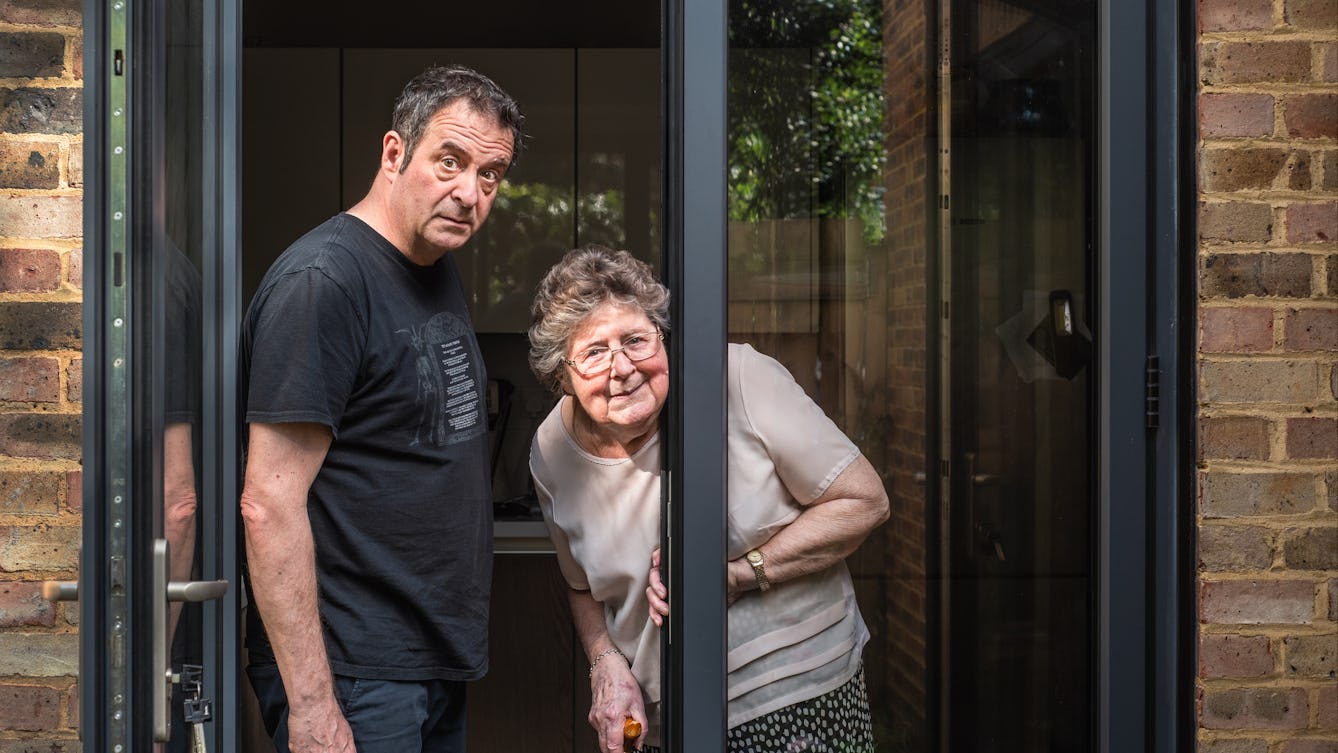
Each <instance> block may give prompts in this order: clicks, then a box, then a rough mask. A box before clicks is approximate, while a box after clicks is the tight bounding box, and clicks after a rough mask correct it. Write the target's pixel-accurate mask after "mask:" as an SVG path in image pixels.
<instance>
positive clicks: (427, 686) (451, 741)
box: [246, 664, 465, 753]
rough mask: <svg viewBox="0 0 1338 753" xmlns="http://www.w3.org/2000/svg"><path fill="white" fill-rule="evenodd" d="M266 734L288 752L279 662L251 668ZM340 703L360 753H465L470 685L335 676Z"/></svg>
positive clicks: (440, 681) (337, 698)
mask: <svg viewBox="0 0 1338 753" xmlns="http://www.w3.org/2000/svg"><path fill="white" fill-rule="evenodd" d="M246 674H247V675H248V676H249V677H250V679H251V686H252V687H253V688H254V689H255V692H256V698H257V699H258V700H259V701H260V713H261V716H262V717H264V721H265V731H267V732H268V733H269V735H270V737H272V738H273V739H274V746H275V747H276V748H277V749H278V751H279V753H288V697H287V695H286V694H285V693H284V690H283V682H282V680H280V678H279V668H278V666H277V665H274V664H252V665H250V666H248V667H247V668H246ZM334 681H335V700H337V701H338V702H339V708H341V709H343V711H344V718H345V719H347V720H348V725H349V727H350V728H351V729H352V730H353V741H354V743H355V744H356V745H357V746H358V753H412V751H422V752H423V753H464V752H465V684H464V683H463V682H452V681H449V680H422V681H415V682H399V681H395V680H368V679H366V678H359V677H345V676H343V675H335V678H334Z"/></svg>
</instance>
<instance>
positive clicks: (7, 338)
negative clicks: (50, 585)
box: [0, 0, 83, 753]
mask: <svg viewBox="0 0 1338 753" xmlns="http://www.w3.org/2000/svg"><path fill="white" fill-rule="evenodd" d="M81 21H82V19H81V4H80V3H79V2H78V0H0V753H18V752H19V751H34V750H39V749H40V750H42V751H44V752H52V753H60V752H61V751H67V750H68V751H74V750H78V749H79V743H78V741H77V739H76V737H77V735H76V732H75V730H76V728H77V726H78V722H79V720H78V716H79V710H78V690H77V684H76V681H77V678H76V675H77V672H78V635H77V631H78V611H77V609H76V607H75V605H74V604H67V603H59V604H53V603H51V602H48V601H46V600H44V599H43V598H42V596H41V593H40V587H41V582H42V581H43V580H46V579H62V580H69V579H73V578H75V577H76V576H77V570H78V561H79V531H80V529H79V522H80V505H81V502H82V495H81V476H80V466H79V459H80V400H81V388H82V378H81V371H80V369H81V361H80V347H81V344H82V330H83V324H82V312H81V305H80V299H81V290H80V288H81V283H82V276H83V272H82V250H81V248H80V245H81V238H80V236H81V233H82V228H81V224H80V223H81V217H82V207H81V193H82V191H81V186H82V184H83V160H82V157H81V150H82V136H81V130H82V127H83V125H82V118H83V112H82V107H83V104H82V78H83V48H82V36H81V30H80V24H81Z"/></svg>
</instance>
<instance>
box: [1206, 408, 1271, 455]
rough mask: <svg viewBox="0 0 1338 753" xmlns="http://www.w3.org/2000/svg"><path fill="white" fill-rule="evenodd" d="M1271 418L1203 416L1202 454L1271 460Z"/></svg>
mask: <svg viewBox="0 0 1338 753" xmlns="http://www.w3.org/2000/svg"><path fill="white" fill-rule="evenodd" d="M1268 426H1269V424H1268V421H1267V420H1265V419H1262V418H1255V417H1253V416H1219V417H1201V418H1200V419H1199V455H1200V457H1202V458H1205V459H1207V458H1214V459H1223V460H1267V459H1268Z"/></svg>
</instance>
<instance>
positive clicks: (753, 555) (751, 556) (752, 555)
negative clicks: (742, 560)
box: [748, 549, 762, 565]
mask: <svg viewBox="0 0 1338 753" xmlns="http://www.w3.org/2000/svg"><path fill="white" fill-rule="evenodd" d="M748 561H749V562H750V563H752V564H754V565H760V564H762V553H761V552H759V551H757V550H756V549H754V550H752V551H751V552H748Z"/></svg>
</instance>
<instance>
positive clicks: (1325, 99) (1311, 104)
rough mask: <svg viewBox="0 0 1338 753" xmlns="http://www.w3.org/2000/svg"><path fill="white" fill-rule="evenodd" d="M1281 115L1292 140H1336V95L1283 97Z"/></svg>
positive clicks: (1337, 96)
mask: <svg viewBox="0 0 1338 753" xmlns="http://www.w3.org/2000/svg"><path fill="white" fill-rule="evenodd" d="M1335 17H1336V18H1338V16H1335ZM1282 113H1283V120H1284V121H1285V122H1286V124H1287V135H1288V136H1291V137H1292V138H1301V139H1325V138H1327V139H1332V138H1338V94H1293V95H1290V96H1287V97H1283V99H1282Z"/></svg>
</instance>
